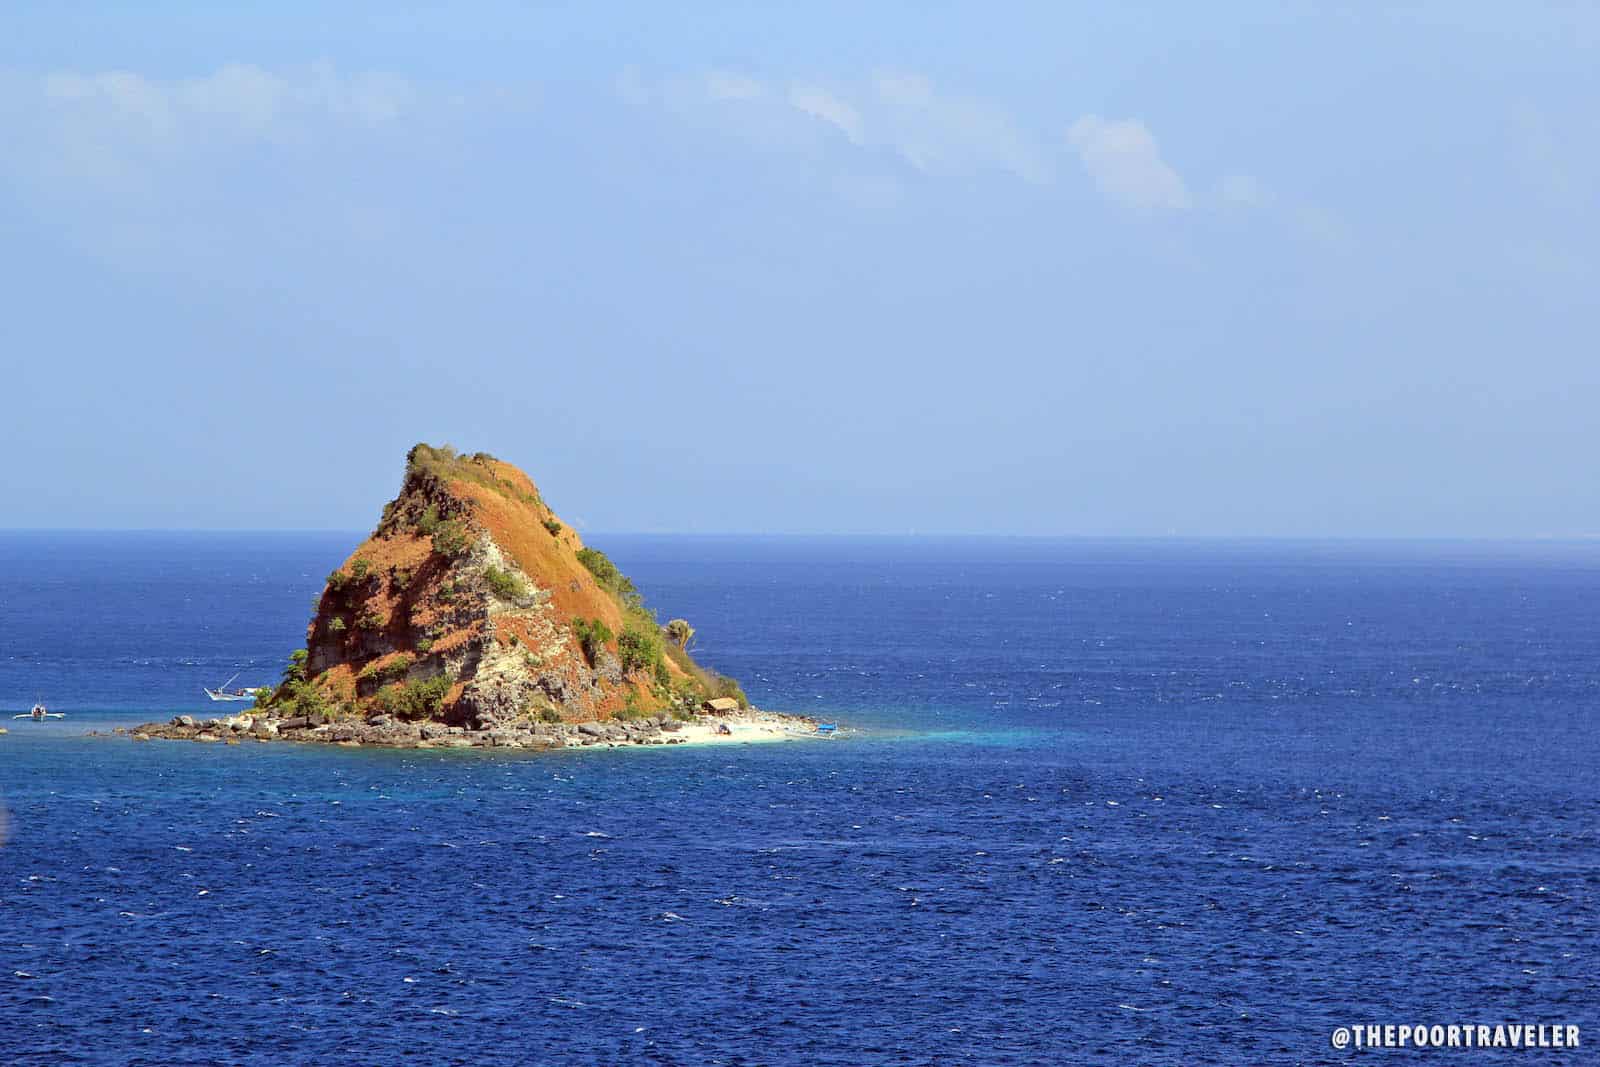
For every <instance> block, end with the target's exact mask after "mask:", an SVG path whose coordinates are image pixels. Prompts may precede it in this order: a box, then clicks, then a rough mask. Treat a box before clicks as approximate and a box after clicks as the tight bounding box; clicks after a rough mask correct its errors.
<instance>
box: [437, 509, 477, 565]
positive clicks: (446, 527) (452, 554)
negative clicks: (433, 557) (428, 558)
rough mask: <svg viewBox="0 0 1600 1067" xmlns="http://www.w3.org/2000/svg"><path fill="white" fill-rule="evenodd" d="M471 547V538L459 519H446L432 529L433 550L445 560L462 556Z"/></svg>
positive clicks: (464, 524)
mask: <svg viewBox="0 0 1600 1067" xmlns="http://www.w3.org/2000/svg"><path fill="white" fill-rule="evenodd" d="M471 547H472V538H471V536H470V535H469V534H468V533H467V526H466V523H464V522H462V521H461V520H460V519H446V520H444V521H443V522H441V523H439V524H438V525H437V526H436V527H434V530H433V550H434V551H435V552H437V553H439V555H441V556H443V557H444V558H445V559H455V558H457V557H458V556H464V555H466V554H467V550H468V549H470V548H471Z"/></svg>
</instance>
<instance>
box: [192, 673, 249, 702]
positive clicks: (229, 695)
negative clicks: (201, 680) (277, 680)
mask: <svg viewBox="0 0 1600 1067" xmlns="http://www.w3.org/2000/svg"><path fill="white" fill-rule="evenodd" d="M237 677H239V676H238V675H237V674H236V675H234V676H233V678H229V679H228V680H227V681H226V682H223V683H222V684H221V685H219V686H217V687H216V688H215V689H207V688H206V687H205V686H201V687H200V689H201V690H202V691H203V692H204V693H205V695H206V696H208V697H210V698H211V699H212V700H254V699H255V698H256V691H255V690H254V689H229V688H228V686H230V685H232V684H233V679H234V678H237Z"/></svg>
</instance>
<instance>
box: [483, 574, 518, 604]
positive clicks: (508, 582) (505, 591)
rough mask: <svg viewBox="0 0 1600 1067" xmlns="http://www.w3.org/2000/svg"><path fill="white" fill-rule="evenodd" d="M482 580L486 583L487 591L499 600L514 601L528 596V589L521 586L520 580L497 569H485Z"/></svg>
mask: <svg viewBox="0 0 1600 1067" xmlns="http://www.w3.org/2000/svg"><path fill="white" fill-rule="evenodd" d="M483 580H484V581H485V582H486V583H488V586H489V590H490V591H491V592H492V593H494V595H495V596H497V597H499V598H500V599H501V600H511V601H516V600H521V599H522V598H523V597H525V596H527V595H528V588H527V586H525V585H523V584H522V579H521V578H518V577H517V576H516V575H515V574H512V573H511V572H510V571H503V570H501V569H500V568H499V567H485V568H484V570H483Z"/></svg>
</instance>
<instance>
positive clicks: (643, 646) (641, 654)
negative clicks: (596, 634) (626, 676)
mask: <svg viewBox="0 0 1600 1067" xmlns="http://www.w3.org/2000/svg"><path fill="white" fill-rule="evenodd" d="M617 655H618V657H619V658H620V659H621V660H622V669H623V670H624V671H628V672H632V671H639V670H654V669H655V667H656V665H657V664H659V663H660V662H661V661H662V660H661V632H660V631H659V630H657V629H656V628H655V627H654V626H644V625H641V624H640V623H639V622H637V621H634V622H630V623H629V624H628V625H627V626H626V627H625V628H624V629H623V631H622V636H621V637H618V638H617Z"/></svg>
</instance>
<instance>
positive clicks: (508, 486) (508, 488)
mask: <svg viewBox="0 0 1600 1067" xmlns="http://www.w3.org/2000/svg"><path fill="white" fill-rule="evenodd" d="M496 462H498V461H497V460H496V459H495V457H493V456H491V455H490V454H489V453H487V452H474V453H473V454H472V455H470V456H463V455H461V454H460V453H459V452H457V451H456V450H455V449H454V448H452V447H451V446H449V445H440V446H439V447H437V448H435V447H434V446H432V445H427V444H419V445H416V446H414V447H413V448H412V449H411V451H410V452H408V453H406V471H407V473H411V472H421V473H425V474H429V475H432V476H433V477H435V478H438V479H440V480H441V481H461V482H472V483H473V484H474V485H481V486H483V487H484V488H486V489H493V490H494V491H495V492H497V493H499V494H501V495H502V496H509V497H511V498H512V499H514V500H520V501H522V502H523V503H524V504H528V505H530V506H533V507H539V506H541V505H542V504H543V501H542V500H540V499H539V494H538V493H534V492H530V491H529V490H528V489H527V488H525V487H524V486H521V485H518V484H517V483H516V482H514V481H512V480H511V479H509V478H502V477H500V475H498V474H497V473H495V469H494V464H495V463H496Z"/></svg>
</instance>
